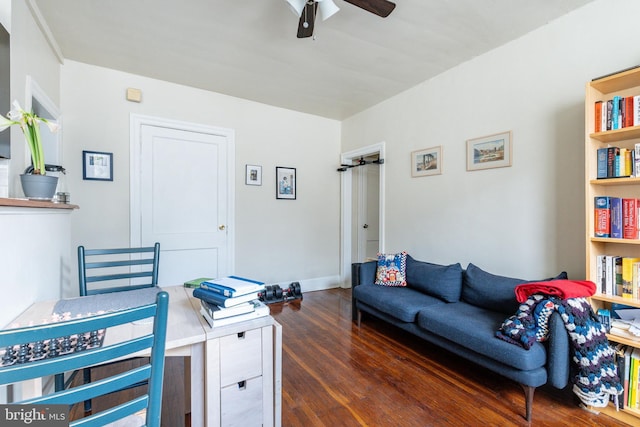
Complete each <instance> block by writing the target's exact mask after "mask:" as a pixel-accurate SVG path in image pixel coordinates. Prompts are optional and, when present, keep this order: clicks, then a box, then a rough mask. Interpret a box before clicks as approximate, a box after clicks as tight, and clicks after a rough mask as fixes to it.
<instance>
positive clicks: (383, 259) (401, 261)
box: [375, 252, 407, 286]
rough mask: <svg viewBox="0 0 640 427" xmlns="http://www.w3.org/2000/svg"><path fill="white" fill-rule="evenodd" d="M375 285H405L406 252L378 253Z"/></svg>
mask: <svg viewBox="0 0 640 427" xmlns="http://www.w3.org/2000/svg"><path fill="white" fill-rule="evenodd" d="M375 284H376V285H382V286H407V253H406V252H400V253H397V254H378V270H377V271H376V281H375Z"/></svg>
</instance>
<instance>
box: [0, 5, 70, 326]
mask: <svg viewBox="0 0 640 427" xmlns="http://www.w3.org/2000/svg"><path fill="white" fill-rule="evenodd" d="M2 6H3V8H2V18H1V19H3V20H4V19H7V10H6V9H5V6H6V4H5V3H3V5H2ZM9 11H10V17H11V24H10V25H8V26H7V28H11V94H12V98H14V99H17V100H18V101H19V102H20V103H21V105H24V104H25V102H24V101H25V99H24V98H25V82H26V77H27V75H31V76H33V77H34V78H35V79H37V80H38V82H39V83H40V85H41V87H42V88H43V89H44V90H45V91H46V92H47V93H48V94H49V96H50V97H51V98H52V99H54V100H55V102H58V101H59V98H60V94H59V79H60V69H59V66H60V65H59V63H58V62H57V60H56V59H55V56H54V55H53V53H52V52H51V51H50V49H49V46H48V44H47V42H46V40H45V39H44V37H43V36H42V34H41V32H40V30H39V29H38V27H37V25H36V23H35V21H34V20H33V18H32V17H31V14H30V12H29V10H28V8H27V6H26V2H24V1H13V2H11V8H10V9H9ZM3 23H4V21H3ZM9 109H10V105H5V106H0V114H6V111H9ZM5 110H6V111H5ZM11 131H12V132H14V133H12V135H11V137H12V140H11V161H10V163H9V167H10V184H11V185H12V187H11V190H10V191H11V193H10V195H11V196H20V195H22V190H21V189H20V188H19V187H20V184H19V178H18V175H19V174H20V173H21V172H22V171H23V170H24V167H25V161H26V157H25V148H26V144H25V142H24V137H23V136H22V134H21V132H20V130H19V129H18V128H17V127H16V126H13V129H12V130H11ZM73 215H74V213H72V212H70V211H64V212H63V211H60V210H51V209H26V208H13V207H3V208H0V292H1V293H2V295H3V296H4V297H3V298H1V299H0V327H1V326H3V325H5V324H6V323H7V322H8V321H10V320H11V319H13V318H15V317H16V316H17V315H18V314H19V313H20V312H22V311H23V310H24V309H26V308H27V307H28V306H29V305H30V304H31V303H32V302H33V301H35V300H44V299H54V298H59V297H60V295H61V290H62V289H63V288H64V287H67V286H68V285H69V283H70V282H69V274H70V269H71V266H70V246H69V234H70V219H71V217H72V216H73Z"/></svg>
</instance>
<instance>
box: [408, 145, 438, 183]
mask: <svg viewBox="0 0 640 427" xmlns="http://www.w3.org/2000/svg"><path fill="white" fill-rule="evenodd" d="M441 173H442V146H441V145H438V146H437V147H431V148H426V149H424V150H418V151H414V152H412V153H411V176H412V177H414V178H415V177H419V176H429V175H440V174H441Z"/></svg>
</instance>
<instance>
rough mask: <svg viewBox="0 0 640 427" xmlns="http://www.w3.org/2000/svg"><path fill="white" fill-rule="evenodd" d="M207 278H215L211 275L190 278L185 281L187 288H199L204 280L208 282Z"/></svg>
mask: <svg viewBox="0 0 640 427" xmlns="http://www.w3.org/2000/svg"><path fill="white" fill-rule="evenodd" d="M207 280H213V278H211V277H199V278H197V279H193V280H189V281H187V282H184V287H185V288H199V287H200V284H201V283H202V282H206V281H207Z"/></svg>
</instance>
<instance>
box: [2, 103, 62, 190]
mask: <svg viewBox="0 0 640 427" xmlns="http://www.w3.org/2000/svg"><path fill="white" fill-rule="evenodd" d="M12 107H13V108H12V109H11V111H9V113H8V114H7V117H3V116H0V131H3V130H5V129H7V128H8V127H10V126H12V125H18V126H20V129H21V130H22V133H23V135H24V137H25V139H26V141H27V145H28V146H29V151H30V152H31V166H30V167H29V168H27V171H28V172H25V173H24V174H22V175H20V181H21V183H22V190H23V192H24V195H25V196H26V197H28V198H30V199H42V200H51V199H52V198H53V195H54V193H55V191H56V185H57V184H58V177H56V176H48V175H47V171H46V167H45V162H44V150H43V147H42V137H41V135H40V124H41V123H44V124H46V125H47V127H48V128H49V130H50V131H51V132H57V130H58V124H57V123H54V122H51V121H49V120H47V119H44V118H42V117H38V116H37V115H36V114H35V113H34V112H27V111H25V110H23V109H22V108H21V107H20V104H18V101H13V104H12Z"/></svg>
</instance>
